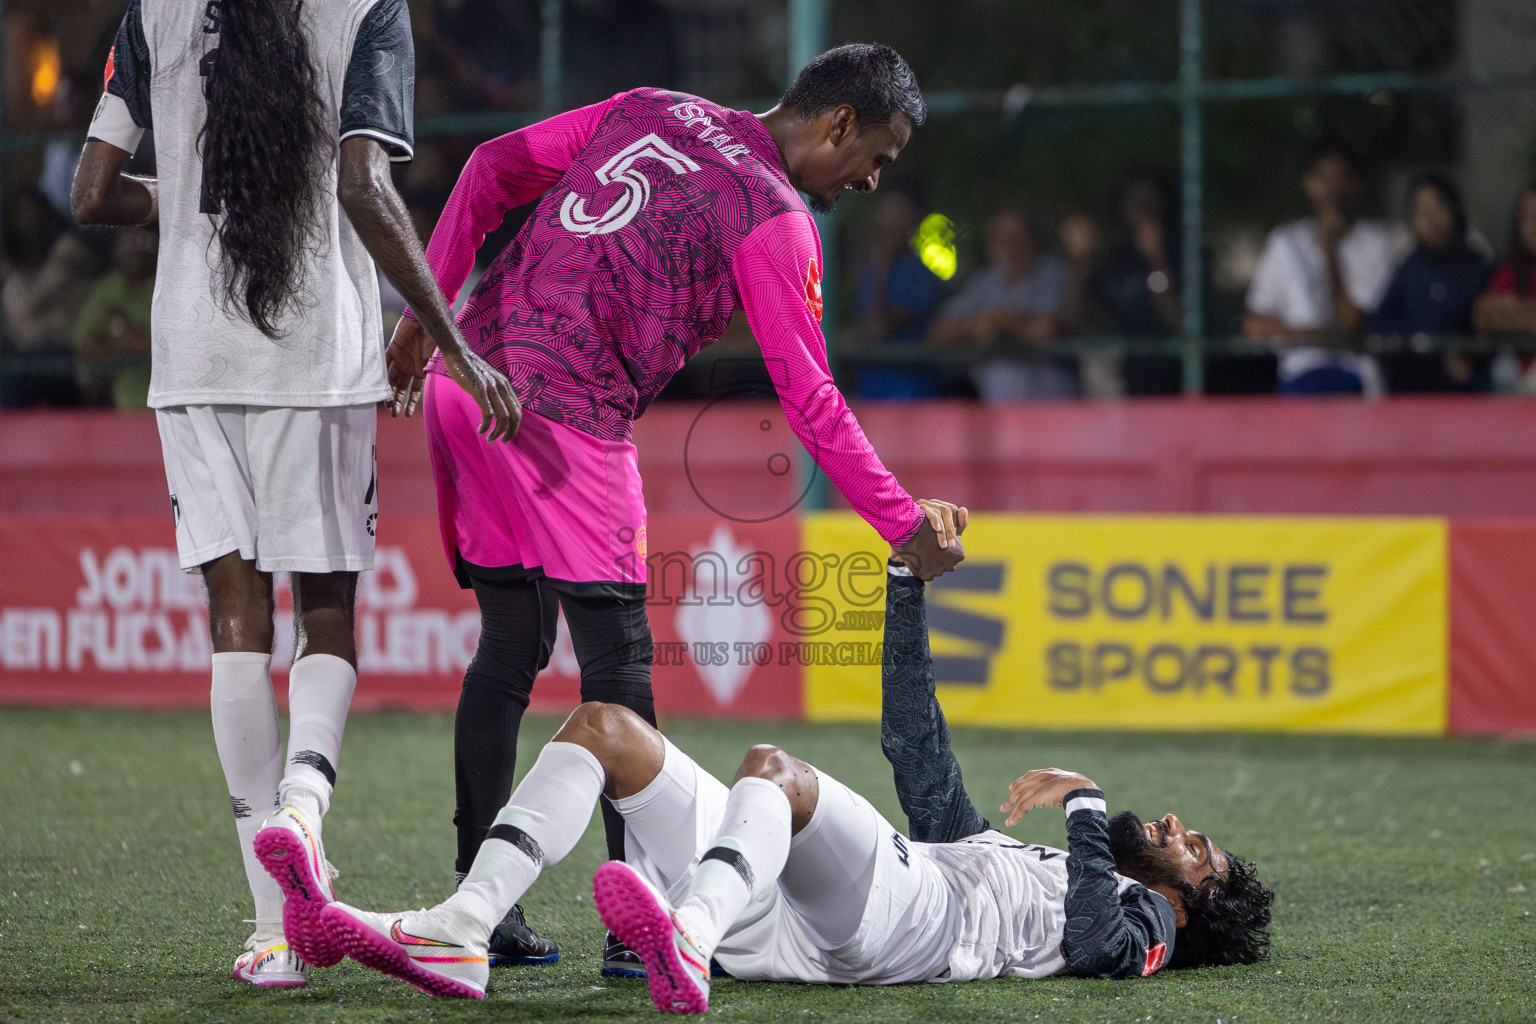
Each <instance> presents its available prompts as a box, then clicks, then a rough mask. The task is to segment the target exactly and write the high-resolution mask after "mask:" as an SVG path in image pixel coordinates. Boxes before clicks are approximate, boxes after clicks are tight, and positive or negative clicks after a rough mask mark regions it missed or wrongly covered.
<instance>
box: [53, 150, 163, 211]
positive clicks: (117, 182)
mask: <svg viewBox="0 0 1536 1024" xmlns="http://www.w3.org/2000/svg"><path fill="white" fill-rule="evenodd" d="M131 156H133V154H132V153H130V152H128V151H127V150H126V149H118V148H117V147H116V146H113V145H110V144H108V143H105V142H102V141H101V140H99V139H87V140H86V143H85V149H83V150H82V151H81V152H80V163H79V165H78V166H77V167H76V168H75V183H74V186H73V187H72V188H71V189H70V194H69V205H70V208H71V209H72V210H73V211H74V214H75V219H76V220H78V221H79V222H80V223H81V224H104V225H107V226H108V227H133V226H135V225H139V224H149V223H152V222H153V221H154V220H155V219H156V218H157V217H158V216H159V213H160V208H159V202H158V200H157V195H158V191H159V188H158V183H157V182H156V181H155V179H154V178H136V177H133V176H132V175H128V174H124V173H122V170H123V165H124V164H125V163H127V162H128V158H129V157H131Z"/></svg>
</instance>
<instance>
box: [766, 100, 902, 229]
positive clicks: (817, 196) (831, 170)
mask: <svg viewBox="0 0 1536 1024" xmlns="http://www.w3.org/2000/svg"><path fill="white" fill-rule="evenodd" d="M839 109H840V110H846V109H847V108H839ZM848 115H852V111H851V110H848ZM911 137H912V125H911V124H910V123H908V121H907V119H906V118H905V117H902V116H900V115H898V116H897V117H896V119H895V120H893V121H892V122H891V123H890V124H877V125H865V126H860V125H859V123H858V121H857V119H856V118H854V119H852V120H847V119H846V118H844V119H842V120H839V119H837V118H834V119H833V121H832V122H831V124H830V127H829V131H828V136H827V142H826V144H825V145H822V146H820V147H818V148H817V149H816V151H815V153H814V154H813V156H812V158H811V160H810V161H808V163H809V166H807V167H806V168H805V169H804V173H803V174H802V175H801V180H800V181H798V182H796V183H795V185H796V187H797V188H799V189H800V190H801V191H802V192H804V193H805V194H806V195H807V196H809V197H810V205H811V209H813V210H815V211H816V212H817V213H830V212H831V210H832V205H833V204H834V203H836V202H837V201H838V199H840V198H842V195H843V193H844V192H845V191H846V190H848V189H853V190H854V191H855V192H873V191H874V190H875V189H876V187H877V186H879V184H880V169H881V168H882V167H884V166H885V165H886V164H888V163H890V162H891V161H892V160H895V159H896V155H897V154H898V153H900V152H901V150H902V147H903V146H905V145H906V144H907V140H908V139H910V138H911Z"/></svg>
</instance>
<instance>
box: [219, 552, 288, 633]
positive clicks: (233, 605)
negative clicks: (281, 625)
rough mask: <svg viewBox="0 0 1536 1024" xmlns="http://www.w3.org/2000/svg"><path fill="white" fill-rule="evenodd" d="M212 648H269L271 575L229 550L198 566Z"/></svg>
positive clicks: (271, 607) (271, 602)
mask: <svg viewBox="0 0 1536 1024" xmlns="http://www.w3.org/2000/svg"><path fill="white" fill-rule="evenodd" d="M202 569H203V580H204V582H205V583H207V585H208V630H209V633H210V635H211V636H212V639H213V647H214V650H215V651H269V650H271V649H272V612H273V607H274V606H273V598H272V576H271V574H270V573H264V572H261V571H260V570H259V569H257V568H256V563H255V562H252V561H249V560H247V559H243V558H241V557H240V553H239V552H237V551H236V552H231V553H230V554H228V555H225V556H223V557H222V558H217V559H214V560H213V561H212V562H209V563H207V564H206V565H204V566H203V567H202Z"/></svg>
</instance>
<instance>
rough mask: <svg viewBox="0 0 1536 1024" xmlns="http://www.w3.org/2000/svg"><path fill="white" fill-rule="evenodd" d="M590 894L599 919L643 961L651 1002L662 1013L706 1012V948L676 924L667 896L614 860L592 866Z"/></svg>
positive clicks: (707, 991) (707, 969)
mask: <svg viewBox="0 0 1536 1024" xmlns="http://www.w3.org/2000/svg"><path fill="white" fill-rule="evenodd" d="M592 896H593V898H594V899H595V900H596V901H597V912H598V914H599V915H600V916H601V917H602V919H603V924H605V925H607V926H608V930H609V931H611V932H613V934H614V935H616V936H618V938H619V940H620V941H621V942H623V943H624V944H625V945H626V946H628V947H629V948H630V949H631V950H633V951H634V952H635V953H636V954H637V955H638V956H639V957H640V959H641V960H642V961H643V962H644V963H645V968H646V983H647V984H648V985H650V987H651V999H652V1000H654V1001H655V1003H656V1008H657V1009H658V1010H660V1011H661V1012H662V1013H706V1012H708V1010H709V954H708V953H706V952H704V951H703V950H701V949H700V948H699V947H698V945H697V944H696V943H695V942H694V940H693V939H692V938H691V937H690V936H689V935H688V933H687V932H686V931H684V930H683V927H682V926H681V925H680V924H678V921H677V915H676V914H675V913H674V912H673V910H672V905H671V904H670V903H668V902H667V898H666V897H665V896H663V895H662V894H661V893H660V892H657V891H656V888H655V887H654V886H653V885H651V883H649V882H647V881H646V880H645V879H644V878H643V877H641V875H640V873H639V872H637V871H636V870H635V869H634V868H632V867H630V866H629V865H628V864H625V863H624V862H622V861H616V860H612V861H609V862H608V863H606V864H604V865H602V866H601V867H599V868H598V869H597V874H596V875H594V876H593V877H592Z"/></svg>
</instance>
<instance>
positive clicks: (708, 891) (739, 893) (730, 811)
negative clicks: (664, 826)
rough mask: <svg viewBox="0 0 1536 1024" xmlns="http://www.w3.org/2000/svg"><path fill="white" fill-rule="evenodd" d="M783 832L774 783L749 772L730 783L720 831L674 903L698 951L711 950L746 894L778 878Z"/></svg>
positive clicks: (785, 811)
mask: <svg viewBox="0 0 1536 1024" xmlns="http://www.w3.org/2000/svg"><path fill="white" fill-rule="evenodd" d="M789 833H790V809H789V797H787V796H785V795H784V791H783V790H782V789H780V788H779V787H778V786H777V785H775V784H774V783H772V782H769V781H768V780H767V779H759V778H755V777H750V776H749V777H747V778H745V779H741V780H739V781H738V782H737V783H736V785H734V786H732V787H731V795H730V796H729V797H728V798H727V799H726V801H725V816H724V820H723V821H722V823H721V826H720V831H719V833H718V834H717V835H716V837H715V840H714V842H712V843H710V845H709V850H708V851H707V852H706V853H705V854H704V860H703V862H702V863H700V864H699V866H698V868H697V869H695V870H694V873H693V878H692V880H691V881H690V882H689V883H688V889H687V893H686V895H685V896H684V897H683V899H682V900H681V901H679V904H678V907H677V910H678V913H679V914H680V915H681V916H683V917H685V918H687V919H688V922H689V924H690V925H691V927H690V930H689V936H690V937H691V938H692V939H693V940H694V941H695V942H697V943H700V946H701V952H703V953H705V954H706V955H708V954H713V953H714V950H715V946H717V945H718V944H719V942H720V937H721V936H723V935H724V934H725V933H726V931H727V930H728V929H729V928H730V927H731V925H733V924H735V923H736V919H737V918H738V917H740V916H741V912H742V911H743V910H745V909H746V906H747V903H748V902H750V901H751V899H752V894H753V893H754V892H760V891H762V889H763V887H765V886H769V885H774V884H776V883H777V882H778V878H779V874H780V873H781V872H783V870H784V863H785V862H786V861H787V860H788V859H789Z"/></svg>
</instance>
